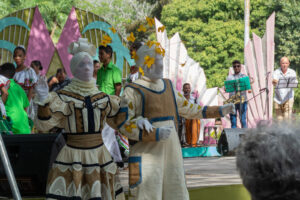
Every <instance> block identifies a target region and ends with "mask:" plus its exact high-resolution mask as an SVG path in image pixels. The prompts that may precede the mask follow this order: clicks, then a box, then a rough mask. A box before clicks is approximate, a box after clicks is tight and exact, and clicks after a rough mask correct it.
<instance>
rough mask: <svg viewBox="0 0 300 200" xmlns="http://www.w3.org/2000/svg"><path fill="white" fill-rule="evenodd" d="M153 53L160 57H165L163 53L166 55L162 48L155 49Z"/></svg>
mask: <svg viewBox="0 0 300 200" xmlns="http://www.w3.org/2000/svg"><path fill="white" fill-rule="evenodd" d="M155 52H156V53H158V54H160V55H162V56H165V53H166V51H165V49H164V48H162V47H156V48H155Z"/></svg>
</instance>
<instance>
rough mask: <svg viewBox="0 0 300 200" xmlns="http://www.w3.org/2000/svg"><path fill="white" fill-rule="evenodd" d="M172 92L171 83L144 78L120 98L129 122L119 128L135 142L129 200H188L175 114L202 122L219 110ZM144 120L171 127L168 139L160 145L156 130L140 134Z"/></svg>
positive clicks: (131, 163)
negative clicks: (201, 105) (139, 125)
mask: <svg viewBox="0 0 300 200" xmlns="http://www.w3.org/2000/svg"><path fill="white" fill-rule="evenodd" d="M175 91H176V90H175V89H174V88H173V86H172V84H171V81H170V80H162V79H160V80H157V81H154V82H153V81H151V80H149V79H148V78H146V77H142V78H141V79H139V80H137V81H136V82H134V83H133V84H129V85H128V86H126V87H125V90H124V95H123V98H124V101H126V102H127V103H128V107H129V109H128V120H127V121H126V122H125V123H124V124H123V125H122V126H121V127H120V132H121V133H123V134H124V135H126V136H127V137H128V138H129V139H130V140H135V141H137V143H136V144H134V145H132V146H130V157H129V173H130V174H129V176H130V177H129V185H130V195H129V197H130V198H131V199H140V200H144V199H149V200H150V199H155V200H161V199H165V200H176V199H178V200H185V199H189V194H188V191H187V187H186V182H185V177H184V169H183V160H182V152H181V146H180V144H179V140H178V135H177V130H176V129H177V117H178V115H177V114H179V115H181V116H183V117H185V118H188V119H189V118H203V115H202V113H203V114H204V115H206V117H218V116H220V115H219V112H218V109H219V107H213V108H212V107H208V108H207V107H206V108H205V109H202V108H201V107H200V106H199V105H194V104H192V103H189V102H188V101H187V100H186V99H185V98H184V97H183V96H182V95H181V94H180V93H177V92H175ZM216 111H217V112H216ZM146 112H147V113H146ZM148 112H149V113H148ZM146 117H148V120H149V121H150V122H151V123H152V125H153V126H154V127H156V128H159V127H165V126H169V127H171V128H172V132H171V135H170V137H169V138H168V139H167V140H163V141H159V136H158V131H157V129H155V130H154V131H153V132H152V133H149V134H148V133H146V132H145V131H140V130H139V129H138V127H137V124H136V123H137V121H138V120H139V119H141V118H146Z"/></svg>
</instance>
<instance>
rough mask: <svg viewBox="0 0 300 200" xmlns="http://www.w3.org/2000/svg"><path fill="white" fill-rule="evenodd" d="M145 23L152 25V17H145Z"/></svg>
mask: <svg viewBox="0 0 300 200" xmlns="http://www.w3.org/2000/svg"><path fill="white" fill-rule="evenodd" d="M146 20H147V23H148V25H149V26H150V27H152V26H153V25H154V24H155V21H154V19H153V18H150V17H146Z"/></svg>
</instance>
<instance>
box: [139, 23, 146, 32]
mask: <svg viewBox="0 0 300 200" xmlns="http://www.w3.org/2000/svg"><path fill="white" fill-rule="evenodd" d="M137 31H138V32H146V28H145V26H143V25H142V24H141V25H140V27H139V28H138V30H137Z"/></svg>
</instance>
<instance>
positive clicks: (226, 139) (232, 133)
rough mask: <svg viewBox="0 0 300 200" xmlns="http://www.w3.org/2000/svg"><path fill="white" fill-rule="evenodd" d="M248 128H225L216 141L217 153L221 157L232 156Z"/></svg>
mask: <svg viewBox="0 0 300 200" xmlns="http://www.w3.org/2000/svg"><path fill="white" fill-rule="evenodd" d="M247 130H249V129H248V128H225V129H224V130H223V132H222V134H221V136H220V139H219V141H218V148H217V150H218V152H219V153H220V154H221V155H234V150H235V149H236V148H237V147H238V145H239V144H240V142H241V139H242V137H243V136H244V134H245V132H247Z"/></svg>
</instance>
